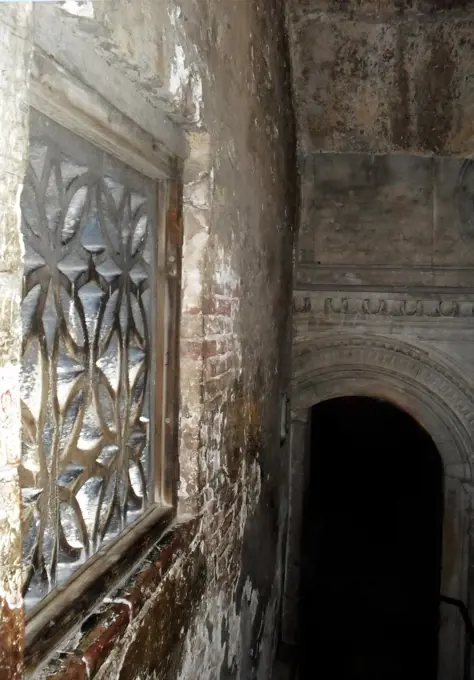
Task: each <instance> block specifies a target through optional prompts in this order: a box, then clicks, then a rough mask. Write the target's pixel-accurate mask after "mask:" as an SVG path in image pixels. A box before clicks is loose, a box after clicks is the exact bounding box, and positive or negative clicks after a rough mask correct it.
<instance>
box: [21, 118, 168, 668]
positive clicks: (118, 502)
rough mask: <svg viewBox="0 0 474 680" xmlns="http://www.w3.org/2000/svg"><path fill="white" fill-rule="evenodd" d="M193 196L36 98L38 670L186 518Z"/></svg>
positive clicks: (30, 585)
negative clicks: (180, 421)
mask: <svg viewBox="0 0 474 680" xmlns="http://www.w3.org/2000/svg"><path fill="white" fill-rule="evenodd" d="M171 174H172V173H171V172H170V175H171ZM178 205H179V185H178V183H177V181H176V179H175V178H173V177H166V176H164V177H163V179H158V180H157V179H156V178H150V177H148V176H146V175H145V174H143V173H142V172H140V171H137V170H136V169H134V168H133V167H131V166H130V165H128V164H127V163H126V162H123V159H121V160H119V159H118V158H116V157H114V156H113V155H111V154H109V153H107V152H106V151H104V150H103V149H101V148H99V147H98V146H97V145H94V144H92V143H90V142H89V141H88V140H87V138H85V137H83V136H81V135H78V134H76V131H74V132H71V131H70V130H68V129H67V128H66V127H64V126H63V125H60V124H59V123H58V122H56V121H54V120H52V119H51V118H50V117H48V116H46V115H43V114H42V113H39V112H38V111H36V110H35V109H33V108H31V109H30V148H29V158H28V166H27V172H26V177H25V182H24V188H23V192H22V196H21V214H22V233H23V238H24V247H25V259H24V262H25V264H24V277H23V301H22V325H23V347H22V375H21V384H20V390H21V409H22V460H21V468H20V481H21V487H22V505H23V575H24V578H23V582H24V586H23V588H24V598H25V610H26V615H27V627H26V645H27V649H26V660H27V667H28V666H30V667H35V666H36V665H37V663H39V661H41V660H43V659H44V658H45V656H46V655H47V654H48V653H50V650H53V649H54V648H55V647H57V645H58V643H59V642H60V640H61V639H63V637H64V633H65V631H66V630H68V629H72V628H73V627H74V626H75V625H77V623H78V622H80V621H82V620H83V619H84V618H85V617H86V616H87V615H88V614H90V613H91V612H92V611H93V610H94V609H95V608H96V607H97V606H98V604H99V603H100V601H101V600H103V598H104V597H105V596H106V595H108V594H109V593H110V592H111V591H112V590H113V589H114V588H116V587H117V585H118V583H119V582H120V581H123V579H124V578H125V577H126V576H127V575H128V574H129V573H130V572H131V571H133V569H134V568H136V567H137V565H138V564H139V563H140V561H141V560H142V559H144V557H145V556H146V554H147V552H148V551H149V550H150V548H151V547H152V546H153V545H154V543H155V542H156V540H157V539H158V538H159V536H160V535H161V534H162V533H163V531H164V530H165V528H166V526H167V525H168V524H169V522H170V521H171V519H172V517H173V515H174V507H175V505H176V502H175V496H176V437H177V427H176V423H177V401H178V393H177V390H178V376H177V373H178V370H177V369H178V362H177V348H178V319H179V300H180V259H181V257H180V255H181V253H180V251H181V240H180V235H179V217H178V213H179V210H178Z"/></svg>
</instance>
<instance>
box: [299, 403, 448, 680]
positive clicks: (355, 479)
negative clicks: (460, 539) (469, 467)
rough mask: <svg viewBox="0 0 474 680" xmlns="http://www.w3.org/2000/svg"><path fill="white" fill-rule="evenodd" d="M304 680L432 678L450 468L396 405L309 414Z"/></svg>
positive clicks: (326, 408)
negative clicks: (446, 481)
mask: <svg viewBox="0 0 474 680" xmlns="http://www.w3.org/2000/svg"><path fill="white" fill-rule="evenodd" d="M311 437H312V441H311V447H312V453H311V470H310V477H309V482H308V485H307V492H306V494H305V508H304V523H303V537H302V580H301V598H300V602H301V609H300V624H301V625H300V641H301V646H302V649H301V656H300V659H301V662H300V677H299V680H306V679H308V680H309V678H313V677H323V678H325V680H332V679H333V678H334V680H336V679H337V680H370V679H372V678H373V679H374V680H375V678H376V679H377V680H392V679H393V680H395V678H397V680H398V679H399V678H402V677H403V678H416V679H417V680H435V679H436V675H437V646H438V645H437V641H438V623H439V622H438V612H439V591H440V574H441V541H442V515H443V466H442V462H441V458H440V455H439V453H438V451H437V448H436V446H435V444H434V443H433V441H432V439H431V438H430V436H429V435H428V434H427V432H426V431H425V430H424V429H423V428H422V427H421V426H420V425H419V424H418V423H417V422H416V421H415V420H414V419H413V418H412V417H411V416H409V415H408V414H407V413H405V412H404V411H402V410H400V409H398V408H397V407H396V406H394V405H392V404H391V403H389V402H386V401H382V400H378V399H372V398H368V397H344V398H338V399H331V400H329V401H326V402H322V403H320V404H318V405H316V406H315V407H314V408H313V409H312V422H311Z"/></svg>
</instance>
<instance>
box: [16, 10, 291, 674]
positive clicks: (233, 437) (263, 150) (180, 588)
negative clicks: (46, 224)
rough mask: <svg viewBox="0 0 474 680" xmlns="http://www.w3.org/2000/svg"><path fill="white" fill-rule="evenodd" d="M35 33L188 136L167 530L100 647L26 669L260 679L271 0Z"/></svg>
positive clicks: (284, 382) (62, 24)
mask: <svg viewBox="0 0 474 680" xmlns="http://www.w3.org/2000/svg"><path fill="white" fill-rule="evenodd" d="M53 26H54V30H53ZM34 30H35V31H36V34H33V33H32V34H31V35H33V40H34V41H35V42H36V45H37V46H38V47H39V49H40V51H41V54H42V55H53V56H54V59H55V60H57V61H58V62H59V63H60V64H61V66H62V67H63V68H64V69H66V70H67V71H68V72H69V73H71V74H73V75H74V78H77V79H79V80H82V81H83V82H84V83H85V84H86V85H87V86H88V87H89V88H92V89H93V90H95V91H98V92H100V94H101V95H102V96H103V97H105V98H106V99H107V100H109V101H111V103H112V104H113V106H115V107H116V108H117V109H118V110H119V111H120V112H121V113H123V114H125V116H127V117H128V119H129V120H131V121H133V122H134V123H136V124H137V125H139V126H140V127H141V128H142V130H144V131H146V133H147V134H150V135H152V136H153V137H156V138H161V139H163V140H164V141H165V143H167V145H168V148H171V147H172V146H173V140H175V139H176V133H177V131H178V129H179V130H185V131H186V134H187V143H188V148H189V154H188V155H187V157H186V158H185V159H184V162H183V167H184V174H183V182H184V196H183V217H184V219H183V222H184V259H183V305H182V307H183V308H182V324H181V369H182V370H181V412H180V416H181V417H180V435H179V439H180V452H179V463H180V486H179V489H178V498H179V509H180V514H181V517H180V521H179V524H178V527H177V529H176V536H175V539H174V541H173V542H172V544H171V546H172V547H171V548H169V549H168V548H166V549H164V548H163V549H161V550H160V549H158V552H157V553H156V555H155V557H156V560H155V562H153V559H154V558H153V555H152V557H151V558H150V560H149V561H148V563H147V565H148V566H150V564H151V567H150V569H151V571H150V572H149V573H148V572H147V573H144V572H142V574H141V575H140V579H141V581H140V583H141V584H142V585H141V586H140V588H142V590H141V591H140V592H141V593H142V595H141V596H140V597H141V600H140V597H139V598H138V599H139V600H140V602H141V604H140V606H136V605H137V601H138V600H137V599H134V596H133V597H132V595H131V593H132V592H136V591H135V590H133V588H134V587H135V585H134V584H135V581H133V583H132V582H131V583H130V584H126V585H125V586H124V589H123V590H122V591H121V592H120V593H119V594H118V595H119V597H118V599H117V600H116V601H115V603H114V604H113V606H112V609H111V610H110V611H109V614H107V613H105V614H104V616H105V617H106V618H105V619H104V620H103V621H102V623H99V628H100V633H101V635H104V634H105V635H106V637H107V640H108V642H107V645H105V646H104V645H103V644H102V642H100V644H94V645H90V644H89V641H90V639H91V636H92V634H93V633H94V631H96V629H95V628H94V625H93V623H92V624H91V625H92V628H93V630H92V632H91V628H90V627H88V626H86V627H85V628H84V631H83V635H82V636H79V637H78V638H77V637H76V638H75V639H74V640H73V641H71V642H70V644H69V646H64V647H63V649H64V650H67V654H64V655H62V656H61V655H60V656H59V657H58V658H56V659H55V660H54V661H53V662H52V664H51V665H50V666H48V667H47V668H45V669H43V671H42V676H41V677H47V678H50V677H55V678H72V677H75V678H79V677H83V676H84V677H86V676H87V677H97V678H103V679H106V678H114V679H115V678H117V679H119V678H120V680H125V679H130V680H132V679H133V680H138V679H139V678H140V679H141V680H144V679H145V678H156V679H160V680H172V679H173V680H174V679H175V678H180V679H182V680H186V679H188V678H189V679H191V678H192V679H193V680H194V679H196V678H203V679H204V678H205V679H206V680H212V679H214V678H215V679H216V680H217V679H219V680H223V679H224V678H227V679H230V678H242V679H244V678H245V680H249V679H250V678H268V677H270V673H271V668H272V663H273V658H274V652H275V647H276V643H277V638H278V632H279V613H280V599H281V590H282V565H283V562H284V559H283V551H284V538H285V533H286V516H287V496H286V485H285V483H286V475H287V444H286V443H283V444H282V442H281V438H280V407H281V399H282V394H283V393H285V392H286V391H288V388H289V380H290V344H291V326H290V309H291V281H292V252H293V235H294V232H295V225H296V212H297V206H298V186H297V172H296V157H295V152H296V134H295V124H294V120H293V109H292V104H291V86H290V65H289V55H288V52H287V41H286V29H285V17H284V7H283V3H282V2H280V1H279V0H271V2H270V3H268V2H263V1H258V2H251V3H250V2H249V3H235V2H233V1H232V0H225V1H221V2H215V1H214V0H193V1H192V2H183V3H178V2H177V3H174V2H169V3H168V2H157V3H152V2H147V1H145V2H143V3H134V2H131V0H120V1H119V2H113V3H112V2H107V1H106V2H97V3H96V2H93V1H91V2H86V3H82V4H80V3H77V2H73V1H71V2H67V3H65V4H64V5H62V6H61V8H60V9H59V8H58V7H54V6H46V5H42V6H37V7H35V11H34ZM27 75H28V71H27V70H25V78H27ZM20 264H21V262H20ZM191 516H192V517H193V518H194V519H191ZM176 537H177V538H176ZM167 551H168V552H167ZM153 554H154V553H153ZM165 555H167V556H168V557H167V558H166V560H165ZM165 562H166V568H165ZM152 563H153V564H152ZM145 566H146V565H145ZM153 570H154V571H153ZM145 571H146V569H145ZM140 579H139V580H140ZM143 583H144V584H145V585H143ZM150 584H151V585H150ZM127 598H128V599H127ZM132 600H133V603H132V604H130V606H127V602H131V601H132ZM109 615H111V616H112V618H111V619H107V616H109ZM104 621H108V622H109V623H104ZM124 622H125V623H124ZM122 623H123V625H122ZM101 640H102V638H101ZM87 645H89V646H87ZM98 650H99V651H98ZM104 650H105V651H104ZM81 674H82V675H81ZM12 677H13V676H12Z"/></svg>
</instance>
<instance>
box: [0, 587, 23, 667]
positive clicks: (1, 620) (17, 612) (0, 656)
mask: <svg viewBox="0 0 474 680" xmlns="http://www.w3.org/2000/svg"><path fill="white" fill-rule="evenodd" d="M23 638H24V622H23V609H22V608H21V607H16V608H15V609H11V608H10V607H9V605H8V603H7V602H6V600H5V599H3V598H0V677H1V679H2V680H22V678H23V672H22V664H23Z"/></svg>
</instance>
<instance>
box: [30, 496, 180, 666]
mask: <svg viewBox="0 0 474 680" xmlns="http://www.w3.org/2000/svg"><path fill="white" fill-rule="evenodd" d="M174 516H175V511H174V509H173V508H171V507H165V508H163V507H155V508H151V509H150V510H149V511H148V512H147V513H146V514H145V515H144V516H143V518H142V519H141V520H140V521H139V522H137V523H136V524H134V525H132V526H131V527H130V528H129V529H128V530H127V531H126V532H124V533H122V534H121V535H120V536H119V537H117V539H116V540H115V541H113V542H111V543H110V544H108V545H107V546H106V547H104V548H102V550H100V551H99V552H98V553H97V554H96V555H95V556H94V557H93V558H92V559H91V560H89V561H88V562H87V564H85V565H84V567H83V568H82V569H80V570H78V571H77V572H76V574H75V575H74V578H73V579H72V580H71V581H69V582H68V583H67V584H65V585H64V586H62V587H59V588H57V589H56V590H55V591H53V592H51V593H50V594H49V595H48V596H47V597H46V598H45V599H44V600H43V602H42V604H41V607H40V609H39V610H38V611H36V612H33V614H32V615H31V617H30V618H29V620H28V621H27V625H26V650H25V677H26V678H33V677H35V674H36V673H37V672H38V670H39V669H40V668H41V667H42V666H44V664H45V663H47V662H48V661H49V660H50V659H51V657H52V656H53V655H54V654H55V653H56V652H57V651H58V648H59V646H60V645H61V644H63V643H64V642H65V640H66V639H67V638H70V637H71V636H72V635H74V633H76V632H78V631H80V630H81V626H82V624H83V623H84V621H85V619H87V617H88V616H90V615H91V614H92V613H93V612H94V611H95V610H97V608H98V607H99V606H100V605H101V604H102V603H103V602H104V599H106V598H107V597H108V596H109V595H110V594H111V593H112V592H114V591H116V590H117V589H118V588H120V587H121V586H122V585H123V584H124V582H125V581H126V580H127V579H129V578H130V576H131V575H132V574H133V572H135V571H137V569H138V568H139V567H140V565H141V564H142V563H143V561H144V560H145V559H146V558H147V556H148V555H149V553H150V552H151V550H153V548H154V547H155V546H156V544H157V542H158V541H159V540H160V539H162V538H163V537H164V535H165V533H166V531H167V530H169V527H170V524H171V522H172V520H173V518H174ZM160 559H161V556H160ZM114 606H115V608H116V605H114ZM125 609H127V610H128V609H129V607H127V606H125V608H124V606H123V605H122V610H121V611H120V612H117V611H114V615H115V619H114V626H113V627H111V628H112V630H110V631H106V632H108V633H109V634H112V633H113V632H114V631H115V632H116V631H117V629H120V626H121V625H123V621H122V619H123V620H125V619H124V616H125V615H126V616H127V617H129V616H130V612H129V611H125ZM117 614H118V616H117ZM127 621H128V619H127ZM125 625H126V624H125Z"/></svg>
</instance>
